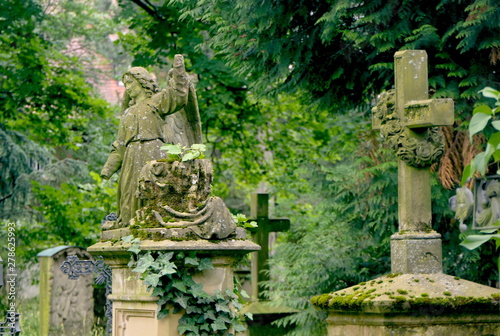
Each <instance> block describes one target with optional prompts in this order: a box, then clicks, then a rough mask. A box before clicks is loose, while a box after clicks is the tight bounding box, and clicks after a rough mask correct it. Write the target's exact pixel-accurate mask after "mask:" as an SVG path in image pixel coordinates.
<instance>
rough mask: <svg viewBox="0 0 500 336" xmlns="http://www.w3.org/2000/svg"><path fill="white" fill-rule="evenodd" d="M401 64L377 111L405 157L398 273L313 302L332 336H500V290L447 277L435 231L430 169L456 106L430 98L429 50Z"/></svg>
mask: <svg viewBox="0 0 500 336" xmlns="http://www.w3.org/2000/svg"><path fill="white" fill-rule="evenodd" d="M394 58H395V82H396V83H395V84H396V85H395V86H396V89H395V92H394V91H390V92H388V93H384V94H383V95H381V99H380V102H379V103H378V104H377V107H376V108H374V128H376V129H380V130H381V133H382V135H383V136H384V140H385V141H387V142H388V143H389V145H390V146H391V147H392V149H393V150H394V151H395V152H396V154H397V156H398V159H399V160H398V220H399V232H397V233H396V234H394V235H393V236H392V237H391V268H392V273H391V274H388V275H386V276H382V277H380V278H377V279H374V280H371V281H368V282H363V283H360V284H358V285H357V286H353V287H349V288H346V289H343V290H340V291H337V292H335V293H331V294H324V295H320V296H317V297H314V298H313V299H312V302H313V304H315V305H316V306H317V307H318V308H320V309H324V310H326V311H328V312H329V317H328V320H327V321H328V324H329V326H328V334H329V335H330V336H340V335H349V334H351V335H360V336H365V335H366V336H377V335H428V336H430V335H444V336H446V335H454V336H459V335H463V336H466V335H467V336H468V335H499V334H500V314H499V308H500V306H499V300H500V291H499V290H498V289H495V288H491V287H487V286H483V285H479V284H476V283H473V282H470V281H466V280H463V279H460V278H458V277H453V276H449V275H446V274H443V273H442V252H441V239H440V237H441V236H440V235H439V234H438V233H437V232H435V231H434V230H433V229H432V222H431V221H432V212H431V188H430V187H431V180H430V177H431V176H430V165H432V164H433V163H434V162H437V160H438V159H439V158H440V156H441V155H442V152H443V142H442V136H441V135H440V133H439V130H438V129H437V128H436V126H439V125H451V124H452V123H453V102H452V101H451V99H428V92H427V86H428V79H427V54H426V52H425V51H421V50H406V51H400V52H397V53H396V54H395V56H394Z"/></svg>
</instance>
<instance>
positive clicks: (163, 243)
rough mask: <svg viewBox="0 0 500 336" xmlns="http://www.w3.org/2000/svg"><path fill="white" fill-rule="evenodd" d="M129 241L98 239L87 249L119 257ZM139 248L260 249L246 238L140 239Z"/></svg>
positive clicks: (233, 251)
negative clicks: (216, 239)
mask: <svg viewBox="0 0 500 336" xmlns="http://www.w3.org/2000/svg"><path fill="white" fill-rule="evenodd" d="M130 247H131V244H130V243H125V242H123V241H122V240H107V241H100V242H98V243H96V244H94V245H92V246H90V247H89V248H87V251H88V252H89V253H91V254H93V255H101V256H109V257H119V256H120V255H121V256H126V255H129V254H130V253H131V252H129V251H128V249H129V248H130ZM139 248H140V249H141V250H143V251H200V252H207V253H210V254H211V255H217V254H227V253H231V254H238V253H240V254H246V253H248V252H252V251H258V250H260V246H259V245H257V244H255V243H254V242H252V241H250V240H246V239H236V238H235V239H224V240H219V241H213V240H205V239H196V240H169V239H163V240H150V239H146V240H141V242H140V245H139Z"/></svg>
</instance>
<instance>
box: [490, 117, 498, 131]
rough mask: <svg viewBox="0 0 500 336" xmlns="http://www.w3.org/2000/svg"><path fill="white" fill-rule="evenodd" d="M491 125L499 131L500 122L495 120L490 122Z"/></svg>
mask: <svg viewBox="0 0 500 336" xmlns="http://www.w3.org/2000/svg"><path fill="white" fill-rule="evenodd" d="M491 125H493V127H494V128H495V129H496V130H497V131H500V120H495V121H492V122H491Z"/></svg>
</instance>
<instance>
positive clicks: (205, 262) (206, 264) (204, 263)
mask: <svg viewBox="0 0 500 336" xmlns="http://www.w3.org/2000/svg"><path fill="white" fill-rule="evenodd" d="M213 268H214V265H212V260H210V258H202V259H201V260H200V264H199V265H198V267H197V269H198V271H203V270H206V269H213Z"/></svg>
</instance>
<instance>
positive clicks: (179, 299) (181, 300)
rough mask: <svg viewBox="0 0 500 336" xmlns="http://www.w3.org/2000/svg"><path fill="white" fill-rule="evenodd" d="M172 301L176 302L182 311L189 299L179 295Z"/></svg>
mask: <svg viewBox="0 0 500 336" xmlns="http://www.w3.org/2000/svg"><path fill="white" fill-rule="evenodd" d="M173 301H174V302H176V303H177V304H178V305H179V306H181V307H182V308H183V309H186V307H187V305H188V301H189V297H188V296H185V295H179V296H177V297H176V298H175V299H174V300H173Z"/></svg>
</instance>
